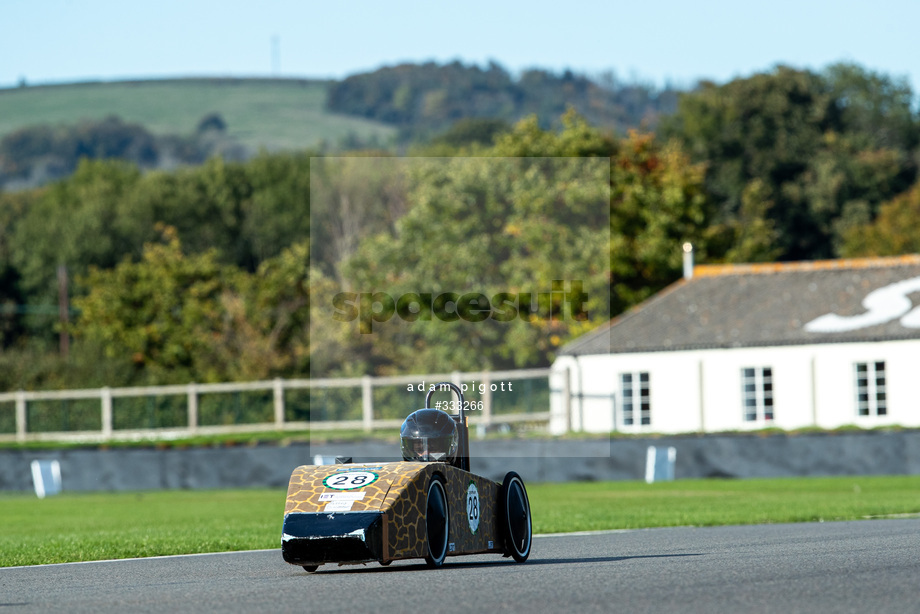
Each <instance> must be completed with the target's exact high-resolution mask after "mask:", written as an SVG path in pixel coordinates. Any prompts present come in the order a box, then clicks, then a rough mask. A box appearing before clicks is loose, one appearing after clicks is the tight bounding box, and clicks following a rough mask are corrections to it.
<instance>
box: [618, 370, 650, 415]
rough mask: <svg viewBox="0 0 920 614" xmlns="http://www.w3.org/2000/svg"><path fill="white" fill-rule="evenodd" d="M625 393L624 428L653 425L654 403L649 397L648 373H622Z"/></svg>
mask: <svg viewBox="0 0 920 614" xmlns="http://www.w3.org/2000/svg"><path fill="white" fill-rule="evenodd" d="M620 389H621V390H622V391H623V426H634V425H636V424H639V425H642V426H648V425H650V424H651V423H652V403H651V400H650V397H649V376H648V373H621V374H620Z"/></svg>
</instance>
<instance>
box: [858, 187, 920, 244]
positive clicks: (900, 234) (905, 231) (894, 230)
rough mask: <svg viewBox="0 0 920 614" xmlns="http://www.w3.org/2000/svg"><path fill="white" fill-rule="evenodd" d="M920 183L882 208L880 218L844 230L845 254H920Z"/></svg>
mask: <svg viewBox="0 0 920 614" xmlns="http://www.w3.org/2000/svg"><path fill="white" fill-rule="evenodd" d="M918 219H920V183H916V184H914V186H913V187H912V188H911V189H910V190H908V191H907V192H905V193H903V194H901V195H900V196H897V197H896V198H894V199H892V200H890V201H889V202H887V203H885V204H883V205H882V206H881V207H880V208H879V214H878V217H876V219H875V220H874V221H873V222H871V223H868V224H864V225H854V226H852V227H850V228H847V229H846V231H845V232H844V234H843V245H842V248H841V250H840V251H841V253H842V255H843V256H845V257H848V258H850V257H859V256H899V255H902V254H920V228H918V226H917V220H918Z"/></svg>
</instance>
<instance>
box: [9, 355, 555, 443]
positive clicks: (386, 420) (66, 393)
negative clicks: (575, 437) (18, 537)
mask: <svg viewBox="0 0 920 614" xmlns="http://www.w3.org/2000/svg"><path fill="white" fill-rule="evenodd" d="M551 376H553V377H551ZM559 376H562V377H559ZM551 380H552V381H554V382H556V381H558V382H561V384H560V386H559V388H558V389H557V390H551V388H550V382H551ZM444 381H449V382H453V383H455V384H457V385H459V386H461V387H463V388H464V389H465V390H467V391H468V392H469V395H470V397H472V398H475V399H476V409H477V411H471V412H469V414H468V415H469V416H470V423H471V425H473V426H475V427H476V430H477V431H478V432H479V433H483V432H485V431H486V430H487V429H489V428H491V427H494V426H495V425H513V424H521V423H527V424H529V425H534V426H536V427H538V428H543V429H545V428H547V427H548V425H549V422H550V418H551V416H550V411H549V408H550V403H549V396H550V394H552V393H562V395H563V399H564V402H563V404H562V407H563V408H564V411H565V413H566V415H565V416H556V417H555V419H556V421H557V422H559V421H560V420H561V422H562V423H565V424H566V425H570V424H571V419H570V413H571V410H570V408H571V402H570V400H569V390H570V386H569V385H568V382H569V377H568V372H567V371H563V372H556V371H553V370H551V369H522V370H515V371H491V372H489V371H487V372H466V373H461V372H454V373H446V374H445V373H440V374H438V373H435V374H425V375H406V376H396V377H370V376H365V377H360V378H345V379H275V380H269V381H257V382H241V383H224V384H194V383H193V384H187V385H174V386H149V387H136V388H96V389H86V390H60V391H18V392H8V393H0V417H2V416H3V415H4V414H3V412H4V411H5V412H6V413H7V414H8V413H9V411H10V410H12V411H13V413H14V416H15V417H14V419H13V420H12V421H10V420H9V419H7V420H6V424H7V425H10V424H11V422H12V423H14V424H15V432H9V431H10V429H9V428H8V427H7V429H6V431H7V432H0V442H4V441H5V442H28V441H85V442H105V441H111V440H144V439H175V438H181V437H189V436H194V435H211V434H233V433H252V432H264V431H308V430H359V431H363V432H366V433H369V432H372V431H374V430H377V429H389V428H398V427H399V426H400V424H401V423H402V419H403V417H405V415H407V414H408V413H409V411H412V410H414V409H418V407H421V406H422V405H423V403H421V402H419V399H421V401H424V394H423V393H421V392H419V393H417V394H416V395H415V396H414V397H412V398H413V399H414V400H415V402H416V403H417V404H418V407H401V408H396V410H394V409H393V408H391V409H389V410H388V412H387V411H383V409H382V408H379V407H375V399H374V397H375V389H380V388H383V387H393V386H399V387H404V388H402V390H408V388H409V387H410V386H412V387H413V388H416V387H417V386H419V385H420V384H421V383H423V382H424V384H425V386H426V390H427V386H429V385H430V384H435V383H438V382H444ZM528 382H529V383H528ZM515 383H517V384H518V390H519V391H520V390H521V389H522V387H523V388H525V389H530V390H531V392H530V393H529V394H530V399H529V400H525V402H524V403H523V406H522V403H521V402H520V399H519V398H518V401H517V402H516V403H515V404H514V406H513V407H511V408H510V411H509V407H507V403H505V400H506V399H507V398H508V397H509V396H510V394H508V393H506V392H505V389H504V386H505V384H507V385H508V390H509V391H513V385H514V384H515ZM534 388H537V392H536V393H533V390H532V389H534ZM333 389H340V390H347V389H353V391H354V392H355V393H357V391H358V390H360V401H357V400H356V401H354V402H352V403H349V402H347V401H346V402H345V405H351V406H350V407H346V409H347V411H346V412H344V413H348V414H350V415H355V416H357V414H358V407H360V418H357V417H355V418H354V419H331V420H330V419H320V418H318V417H316V416H314V415H313V413H310V417H309V418H308V419H306V420H304V419H300V420H298V419H296V417H294V418H292V417H291V416H290V415H289V412H288V404H289V401H287V400H286V396H287V394H288V393H290V391H298V390H299V391H304V390H306V391H308V392H307V393H308V394H309V395H310V398H311V399H313V398H314V397H316V398H319V396H320V395H321V394H325V393H326V392H328V391H330V390H333ZM525 392H526V391H525ZM234 393H236V394H237V395H238V396H239V394H240V393H256V394H258V393H261V394H262V395H265V396H266V397H267V396H268V395H270V397H271V401H270V405H271V415H272V416H271V419H269V420H265V419H261V420H256V421H240V420H234V421H232V422H233V423H222V424H202V420H201V419H200V411H199V408H200V405H201V401H202V398H203V397H206V396H207V397H208V398H209V400H211V401H215V402H217V403H218V404H219V403H222V402H223V401H222V400H220V399H214V395H227V394H234ZM515 394H518V393H515ZM354 396H355V398H357V394H355V395H354ZM391 396H396V395H391ZM145 397H146V398H148V399H151V400H153V399H155V398H163V397H178V398H179V399H180V400H181V399H182V398H184V410H183V413H184V416H183V420H182V424H173V425H170V426H166V427H149V426H148V427H144V428H137V427H129V428H123V427H120V426H118V425H116V424H115V420H114V416H115V413H116V410H115V409H114V406H115V402H116V401H117V400H118V399H128V398H145ZM323 398H325V397H323ZM406 398H407V397H405V396H400V397H399V400H400V401H401V402H403V403H405V399H406ZM468 398H469V397H468ZM93 401H98V412H99V413H98V419H97V418H96V414H95V411H96V410H95V409H90V410H89V411H90V413H91V414H92V416H91V421H92V422H94V423H96V424H98V425H100V426H99V427H98V428H92V429H87V428H77V429H74V430H71V429H61V428H58V429H56V430H55V429H47V428H40V427H39V428H36V427H35V425H33V424H30V422H35V421H36V420H30V419H29V414H30V404H38V403H42V402H44V403H45V404H46V405H47V403H48V402H52V403H54V402H57V403H61V404H63V409H60V408H58V409H57V411H58V413H61V412H63V413H62V415H63V416H64V417H65V421H66V413H67V411H68V409H67V403H70V402H78V403H79V402H82V403H83V407H84V414H85V413H86V411H85V410H86V403H87V402H90V403H91V404H92V402H93ZM175 402H176V399H173V405H175ZM212 404H213V403H212ZM378 404H380V403H379V401H378ZM310 405H311V404H309V403H308V406H310ZM314 405H318V404H317V403H314ZM311 412H312V407H311ZM397 412H398V416H401V417H397V415H394V414H396V413H397ZM262 413H263V414H264V415H266V416H267V412H262ZM317 413H320V412H317ZM339 413H343V412H339ZM384 413H389V414H391V415H390V416H384V415H382V414H384ZM2 424H3V421H2V420H0V425H2ZM30 427H31V428H30Z"/></svg>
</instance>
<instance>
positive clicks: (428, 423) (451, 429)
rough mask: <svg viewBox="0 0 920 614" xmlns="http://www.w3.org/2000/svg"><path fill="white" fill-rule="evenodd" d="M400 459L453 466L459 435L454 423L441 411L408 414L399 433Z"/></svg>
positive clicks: (423, 410) (422, 410) (433, 410)
mask: <svg viewBox="0 0 920 614" xmlns="http://www.w3.org/2000/svg"><path fill="white" fill-rule="evenodd" d="M399 440H400V446H401V447H402V455H403V459H404V460H407V461H418V462H433V461H436V462H441V463H452V462H453V460H454V458H455V457H456V456H457V448H458V446H459V445H460V436H459V433H458V432H457V423H456V422H454V419H453V418H451V416H450V415H449V414H447V413H445V412H443V411H441V410H440V409H432V408H426V409H419V410H417V411H414V412H412V413H411V414H409V417H408V418H406V421H405V422H403V425H402V428H401V429H400V430H399Z"/></svg>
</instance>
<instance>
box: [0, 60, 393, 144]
mask: <svg viewBox="0 0 920 614" xmlns="http://www.w3.org/2000/svg"><path fill="white" fill-rule="evenodd" d="M329 85H330V82H328V81H314V80H303V79H235V78H226V79H204V78H201V79H197V78H196V79H163V80H150V81H116V82H89V83H73V84H61V85H39V86H27V87H18V88H9V89H0V138H2V137H4V136H6V135H8V134H10V133H12V132H15V131H16V130H19V129H22V128H25V127H28V126H35V125H39V124H50V125H63V124H70V125H72V124H75V123H78V122H80V121H82V120H101V119H103V118H106V117H109V116H112V115H114V116H117V117H119V118H120V119H122V120H124V121H125V122H128V123H135V124H141V125H142V126H144V127H145V128H146V129H147V130H149V131H150V132H151V133H153V134H154V135H179V136H184V135H190V134H193V133H194V132H195V130H196V128H197V127H198V125H199V123H200V121H201V120H202V118H204V117H205V116H207V115H211V114H215V113H216V114H218V115H220V117H222V118H223V121H224V122H225V123H226V136H227V137H228V138H229V139H231V140H234V141H236V142H237V143H239V144H241V145H243V146H245V147H247V148H248V149H250V150H252V151H253V152H255V151H258V149H259V148H262V147H264V148H266V149H268V150H275V149H306V148H310V147H316V146H317V145H319V144H320V142H322V141H326V142H327V143H329V144H332V145H338V144H339V143H340V142H343V141H352V142H371V141H374V140H376V141H379V142H386V141H387V140H388V139H390V137H391V136H392V135H394V134H395V132H396V130H395V129H394V128H393V127H392V126H388V125H386V124H384V123H382V122H379V121H373V120H368V119H365V118H360V117H349V116H345V115H342V114H337V113H334V112H330V111H327V110H326V109H325V103H326V95H327V90H328V88H329Z"/></svg>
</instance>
